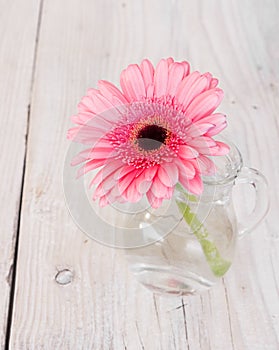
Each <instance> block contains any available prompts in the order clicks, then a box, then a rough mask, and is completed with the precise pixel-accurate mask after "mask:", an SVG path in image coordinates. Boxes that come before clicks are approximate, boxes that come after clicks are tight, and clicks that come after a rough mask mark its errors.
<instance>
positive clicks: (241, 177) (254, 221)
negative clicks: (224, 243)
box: [235, 167, 269, 237]
mask: <svg viewBox="0 0 279 350" xmlns="http://www.w3.org/2000/svg"><path fill="white" fill-rule="evenodd" d="M238 184H249V185H251V186H253V188H254V189H255V192H256V198H255V206H254V209H253V211H252V212H251V214H250V215H248V216H247V217H246V218H245V223H241V222H240V223H238V231H239V236H240V237H243V236H244V235H245V234H246V233H248V232H250V231H252V230H253V228H255V227H256V226H257V225H258V224H259V223H260V222H261V221H262V219H263V218H264V217H265V216H266V214H267V212H268V209H269V196H268V187H267V181H266V178H265V177H264V176H263V175H262V174H261V173H260V172H259V171H258V170H256V169H252V168H246V167H243V168H242V169H241V171H240V172H239V174H238V176H237V178H236V180H235V185H238Z"/></svg>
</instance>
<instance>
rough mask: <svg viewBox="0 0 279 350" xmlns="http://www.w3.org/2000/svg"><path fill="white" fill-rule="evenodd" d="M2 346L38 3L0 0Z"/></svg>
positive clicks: (23, 152) (0, 270)
mask: <svg viewBox="0 0 279 350" xmlns="http://www.w3.org/2000/svg"><path fill="white" fill-rule="evenodd" d="M0 9H1V11H0V38H1V39H0V77H1V78H0V120H1V127H0V149H1V158H0V172H1V175H0V178H1V182H0V203H1V210H0V223H1V238H0V251H1V254H0V276H1V278H0V315H1V317H0V348H1V349H2V348H4V342H5V334H6V326H7V318H8V307H9V297H10V289H11V282H12V274H13V261H14V251H15V242H16V236H17V225H18V219H19V217H18V211H19V201H20V196H21V186H22V176H23V164H24V155H25V136H26V135H25V134H26V130H27V119H28V104H29V102H30V101H29V100H30V87H31V79H32V67H33V56H34V48H35V38H36V28H37V21H38V14H39V1H37V0H29V1H24V2H22V1H18V0H15V1H12V2H3V1H1V2H0Z"/></svg>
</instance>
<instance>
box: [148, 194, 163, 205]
mask: <svg viewBox="0 0 279 350" xmlns="http://www.w3.org/2000/svg"><path fill="white" fill-rule="evenodd" d="M146 197H147V199H148V201H149V203H150V205H151V206H152V208H154V209H156V208H159V207H160V206H161V205H162V202H163V198H158V197H156V196H155V195H154V194H153V193H152V191H151V190H149V191H148V192H147V193H146Z"/></svg>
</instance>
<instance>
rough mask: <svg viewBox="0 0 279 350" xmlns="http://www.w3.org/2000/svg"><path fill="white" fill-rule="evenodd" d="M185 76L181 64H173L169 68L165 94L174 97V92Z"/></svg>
mask: <svg viewBox="0 0 279 350" xmlns="http://www.w3.org/2000/svg"><path fill="white" fill-rule="evenodd" d="M184 74H185V69H184V66H183V65H182V64H181V63H178V62H174V63H173V64H171V66H170V68H169V80H168V86H167V94H168V95H170V96H175V94H176V90H177V87H178V85H179V84H180V82H181V81H182V79H183V77H184Z"/></svg>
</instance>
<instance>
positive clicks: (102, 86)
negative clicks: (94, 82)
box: [98, 80, 128, 104]
mask: <svg viewBox="0 0 279 350" xmlns="http://www.w3.org/2000/svg"><path fill="white" fill-rule="evenodd" d="M98 87H99V90H100V92H101V94H102V95H103V96H104V97H106V98H107V99H108V100H110V101H111V102H112V103H114V101H115V99H114V98H115V97H117V98H118V100H119V101H121V102H122V103H124V104H125V103H128V101H127V99H126V98H125V96H124V95H123V94H122V92H121V91H120V90H119V89H118V88H117V87H116V86H115V85H113V84H112V83H110V82H109V81H106V80H99V81H98Z"/></svg>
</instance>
